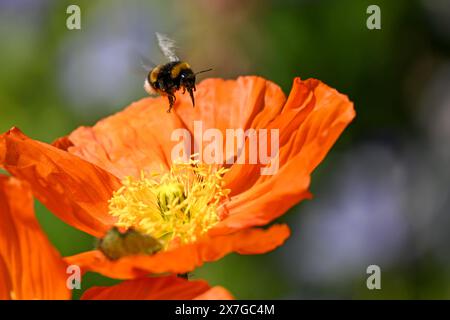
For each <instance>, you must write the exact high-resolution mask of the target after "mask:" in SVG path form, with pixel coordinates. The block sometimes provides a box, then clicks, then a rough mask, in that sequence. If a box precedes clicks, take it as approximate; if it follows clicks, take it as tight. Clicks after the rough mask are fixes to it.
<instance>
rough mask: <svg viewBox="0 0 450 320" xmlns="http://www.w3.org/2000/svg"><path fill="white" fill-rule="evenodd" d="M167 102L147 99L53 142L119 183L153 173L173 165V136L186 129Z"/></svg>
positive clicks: (161, 99)
mask: <svg viewBox="0 0 450 320" xmlns="http://www.w3.org/2000/svg"><path fill="white" fill-rule="evenodd" d="M166 107H167V99H166V98H164V97H159V98H145V99H141V100H139V101H137V102H134V103H132V104H131V105H130V106H129V107H127V108H126V109H125V110H123V111H121V112H119V113H117V114H115V115H113V116H110V117H108V118H105V119H103V120H101V121H99V122H98V123H97V124H96V125H94V126H93V127H80V128H78V129H76V130H75V131H74V132H72V133H71V134H70V135H69V136H68V137H63V138H60V139H58V140H56V141H55V142H54V145H55V146H58V147H60V148H63V149H66V150H67V151H68V152H70V153H72V154H75V155H77V156H79V157H80V158H83V159H85V160H87V161H89V162H91V163H94V164H96V165H98V166H99V167H101V168H103V169H105V170H107V171H109V172H111V173H113V174H114V175H115V176H117V177H119V178H120V179H122V178H124V177H125V176H135V177H138V176H139V175H140V172H141V170H144V171H148V172H152V171H160V170H161V168H163V169H166V170H168V169H169V167H170V165H171V152H172V148H173V147H174V146H175V145H176V144H177V141H172V140H171V135H172V132H174V130H176V129H184V125H183V123H182V121H181V120H180V119H179V118H178V117H177V116H176V114H175V113H173V112H172V113H167V112H166V109H167V108H166Z"/></svg>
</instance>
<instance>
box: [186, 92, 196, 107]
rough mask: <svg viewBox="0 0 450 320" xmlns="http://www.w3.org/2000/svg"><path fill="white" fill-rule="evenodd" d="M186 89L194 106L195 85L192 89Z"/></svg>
mask: <svg viewBox="0 0 450 320" xmlns="http://www.w3.org/2000/svg"><path fill="white" fill-rule="evenodd" d="M187 90H188V91H189V95H190V96H191V100H192V107H195V100H194V91H195V87H194V90H192V88H188V89H187Z"/></svg>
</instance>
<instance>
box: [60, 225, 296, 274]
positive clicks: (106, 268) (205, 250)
mask: <svg viewBox="0 0 450 320" xmlns="http://www.w3.org/2000/svg"><path fill="white" fill-rule="evenodd" d="M289 234H290V231H289V228H288V227H287V226H286V225H274V226H272V227H270V228H269V229H267V230H263V229H247V230H243V231H240V232H237V233H235V234H231V235H226V236H217V237H205V238H203V239H201V240H199V241H197V242H194V243H192V244H188V245H183V246H180V247H178V248H175V249H173V250H169V251H165V252H160V253H157V254H154V255H151V256H143V255H139V256H128V257H123V258H121V259H119V260H115V261H112V260H109V259H108V258H106V257H105V256H104V255H103V254H102V253H101V252H100V251H98V250H93V251H89V252H84V253H81V254H78V255H75V256H71V257H67V258H66V262H67V263H69V264H76V265H78V266H80V267H81V268H82V269H83V270H84V271H94V272H98V273H101V274H103V275H105V276H107V277H111V278H117V279H132V278H137V277H142V276H145V275H147V274H149V273H165V272H170V273H186V272H189V271H192V270H194V269H195V268H196V267H199V266H201V265H202V264H203V263H204V262H211V261H216V260H218V259H220V258H222V257H224V256H225V255H227V254H229V253H232V252H237V253H240V254H261V253H265V252H268V251H271V250H273V249H275V248H276V247H278V246H280V245H281V244H283V243H284V241H285V240H286V239H287V238H288V237H289Z"/></svg>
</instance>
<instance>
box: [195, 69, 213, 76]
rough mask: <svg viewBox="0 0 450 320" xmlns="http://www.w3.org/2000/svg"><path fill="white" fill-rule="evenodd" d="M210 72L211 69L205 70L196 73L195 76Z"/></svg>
mask: <svg viewBox="0 0 450 320" xmlns="http://www.w3.org/2000/svg"><path fill="white" fill-rule="evenodd" d="M211 70H212V68H210V69H206V70H202V71H199V72H196V73H195V75H197V74H199V73H203V72H208V71H211Z"/></svg>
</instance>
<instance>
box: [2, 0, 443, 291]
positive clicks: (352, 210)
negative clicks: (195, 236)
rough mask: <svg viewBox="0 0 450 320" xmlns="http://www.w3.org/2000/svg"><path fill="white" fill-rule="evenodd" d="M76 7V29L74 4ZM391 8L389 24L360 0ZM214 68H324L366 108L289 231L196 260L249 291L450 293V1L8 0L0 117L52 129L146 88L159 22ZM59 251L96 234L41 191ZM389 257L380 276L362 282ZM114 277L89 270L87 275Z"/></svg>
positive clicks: (62, 130)
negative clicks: (260, 249) (252, 251)
mask: <svg viewBox="0 0 450 320" xmlns="http://www.w3.org/2000/svg"><path fill="white" fill-rule="evenodd" d="M70 4H77V5H79V6H80V8H81V19H82V20H81V26H82V29H81V30H68V29H67V28H66V19H67V17H68V14H66V8H67V6H68V5H70ZM371 4H376V5H378V6H379V7H380V8H381V27H382V28H381V30H369V29H368V28H367V27H366V20H367V18H368V17H369V15H368V14H367V13H366V9H367V7H368V6H369V5H371ZM155 31H159V32H162V33H166V34H168V35H170V36H171V37H173V38H174V39H176V40H177V41H178V44H179V47H180V56H181V57H182V58H183V59H186V60H188V61H189V62H190V63H191V65H193V66H194V69H204V68H208V67H212V68H213V69H214V70H213V71H212V72H211V73H210V74H208V77H209V76H211V77H222V78H235V77H237V76H239V75H246V74H252V75H253V74H255V75H260V76H263V77H265V78H267V79H270V80H272V81H274V82H275V83H277V84H279V85H280V86H281V87H282V88H283V90H284V92H285V93H286V94H287V93H288V92H289V90H290V86H291V83H292V79H293V78H294V77H295V76H300V77H301V78H305V79H306V78H309V77H314V78H318V79H320V80H322V81H324V82H325V83H327V84H328V85H330V86H332V87H334V88H336V89H337V90H338V91H340V92H342V93H345V94H347V95H348V96H349V97H350V99H351V100H352V101H354V103H355V106H356V110H357V118H356V120H355V121H354V122H353V123H352V124H351V126H350V127H349V128H348V129H347V130H346V131H345V132H344V134H343V136H342V137H341V138H340V140H339V141H338V143H337V145H336V146H335V147H334V148H333V149H332V151H331V153H330V154H329V156H328V157H327V159H326V160H325V161H324V163H322V164H321V166H320V167H319V169H318V170H317V171H316V172H315V173H314V176H313V182H312V187H311V188H312V192H313V193H314V195H315V197H314V199H313V200H312V201H308V202H305V203H301V204H300V205H298V206H297V207H295V208H293V209H292V210H290V212H289V213H288V214H286V215H285V216H284V217H283V218H282V219H281V220H283V221H287V222H288V223H289V224H290V226H291V227H292V236H291V238H290V239H289V240H288V242H287V244H286V245H285V246H283V247H281V248H279V249H277V250H276V251H274V252H272V253H269V254H266V255H262V256H240V255H230V256H227V257H226V258H224V259H223V260H221V261H218V262H215V263H209V264H206V265H205V266H204V267H202V268H200V269H198V270H196V271H195V272H194V273H193V278H204V279H206V280H208V281H209V282H210V283H211V284H217V285H222V286H225V287H226V288H228V289H229V290H230V291H231V292H232V293H233V294H234V295H235V296H236V297H237V298H249V299H259V298H261V299H268V298H274V299H311V298H331V299H334V298H352V299H368V298H369V299H372V298H373V299H379V298H388V299H391V298H399V299H412V298H422V299H433V298H445V299H449V298H450V268H449V266H450V250H449V245H450V232H449V228H450V218H449V205H450V200H449V199H450V197H449V194H448V191H449V187H450V148H449V144H448V141H449V140H450V91H449V89H450V55H449V53H450V2H449V1H448V0H428V1H426V0H423V1H406V0H397V1H387V0H386V1H365V0H354V1H350V0H339V1H337V0H336V1H331V0H328V1H327V0H321V1H320V0H317V1H313V0H310V1H308V0H297V1H295V0H285V1H275V0H266V1H257V0H249V1H238V0H211V1H207V0H193V1H144V0H142V1H137V0H131V1H126V2H125V1H119V0H108V1H106V0H104V1H51V0H37V1H34V0H19V1H17V0H0V44H1V50H0V131H1V132H4V131H6V130H8V129H9V128H10V127H12V126H17V127H19V128H20V129H21V130H22V131H24V132H25V133H26V134H27V135H29V136H31V137H33V138H35V139H38V140H42V141H45V142H51V141H53V140H54V139H55V138H57V137H60V136H63V135H65V134H68V133H69V132H70V131H72V130H73V129H75V128H76V127H77V126H80V125H93V124H94V123H95V122H96V121H98V120H99V119H101V118H102V117H104V116H107V115H109V114H111V113H112V112H115V111H118V110H121V109H122V108H123V107H125V106H126V105H128V104H129V103H130V102H132V101H135V100H138V99H139V98H141V97H144V96H145V95H146V94H145V92H144V91H143V89H142V82H143V77H144V73H142V72H141V71H139V66H140V58H141V57H142V56H147V57H148V58H150V59H152V60H153V61H155V62H162V61H163V60H162V57H161V55H160V54H159V53H158V49H157V47H156V42H155V39H154V32H155ZM36 208H37V215H38V218H39V220H40V222H41V224H42V226H43V228H44V229H45V231H46V232H47V233H48V236H49V238H50V240H51V241H52V242H53V243H54V244H55V246H56V247H57V248H58V249H59V250H60V252H61V253H62V254H63V255H71V254H75V253H79V252H82V251H84V250H89V249H91V248H92V247H93V244H94V239H92V238H91V237H90V236H88V235H86V234H83V233H81V232H79V231H76V230H74V229H73V228H71V227H69V226H67V225H65V224H64V223H63V222H61V221H59V220H58V219H57V218H55V217H54V216H53V215H52V214H51V213H49V212H48V211H47V210H46V209H45V208H44V207H43V206H42V205H41V204H39V203H36ZM370 264H376V265H379V266H380V268H381V271H382V289H381V290H368V289H367V287H366V279H367V277H368V275H367V274H366V268H367V266H369V265H370ZM115 282H116V281H114V280H111V279H107V278H104V277H102V276H100V275H97V274H93V273H89V274H87V275H86V277H85V278H84V279H83V282H82V287H83V288H82V290H75V291H74V297H75V298H78V297H79V296H80V295H81V293H82V292H83V290H85V289H86V288H89V287H90V286H92V285H106V284H112V283H115Z"/></svg>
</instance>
